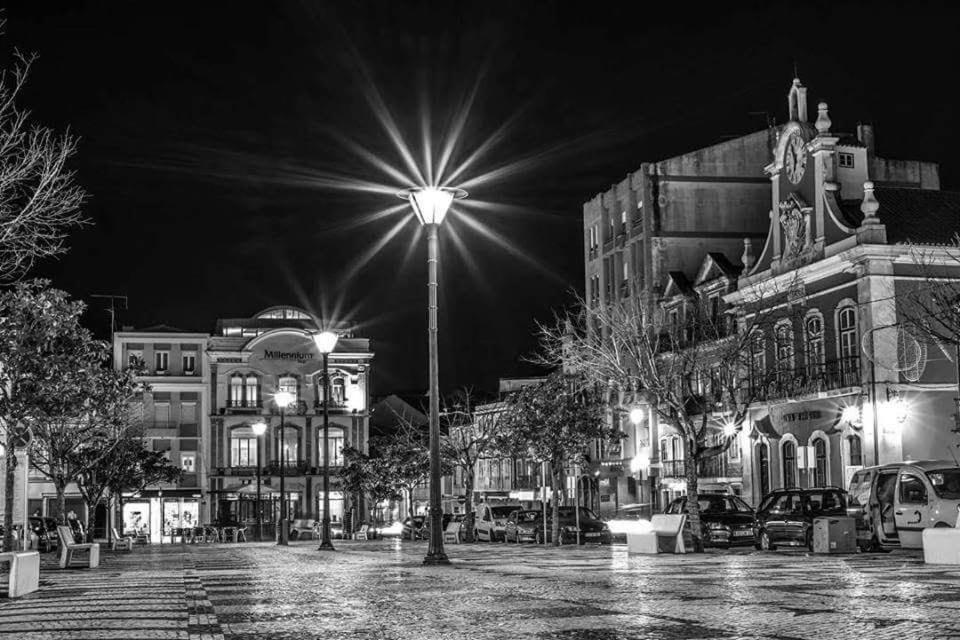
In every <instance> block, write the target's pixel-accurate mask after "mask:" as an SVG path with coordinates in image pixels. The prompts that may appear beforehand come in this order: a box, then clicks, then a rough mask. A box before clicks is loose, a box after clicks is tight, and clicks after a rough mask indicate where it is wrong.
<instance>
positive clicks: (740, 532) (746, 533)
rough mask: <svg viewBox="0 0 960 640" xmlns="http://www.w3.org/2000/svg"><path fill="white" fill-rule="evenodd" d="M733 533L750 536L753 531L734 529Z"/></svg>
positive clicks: (739, 535)
mask: <svg viewBox="0 0 960 640" xmlns="http://www.w3.org/2000/svg"><path fill="white" fill-rule="evenodd" d="M733 535H734V536H738V537H742V536H752V535H753V531H734V532H733Z"/></svg>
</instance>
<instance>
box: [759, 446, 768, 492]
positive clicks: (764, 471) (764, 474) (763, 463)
mask: <svg viewBox="0 0 960 640" xmlns="http://www.w3.org/2000/svg"><path fill="white" fill-rule="evenodd" d="M756 452H757V455H756V458H757V475H758V476H759V478H758V482H757V484H758V485H759V486H760V495H761V496H765V495H767V494H768V493H770V454H769V451H768V449H767V445H766V444H764V443H763V442H758V443H757V447H756Z"/></svg>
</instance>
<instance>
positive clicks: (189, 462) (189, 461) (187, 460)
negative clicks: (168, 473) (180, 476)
mask: <svg viewBox="0 0 960 640" xmlns="http://www.w3.org/2000/svg"><path fill="white" fill-rule="evenodd" d="M196 463H197V456H196V455H194V454H192V453H181V454H180V468H181V469H183V471H184V472H185V473H193V472H194V470H195V469H196Z"/></svg>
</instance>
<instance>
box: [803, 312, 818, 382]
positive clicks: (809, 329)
mask: <svg viewBox="0 0 960 640" xmlns="http://www.w3.org/2000/svg"><path fill="white" fill-rule="evenodd" d="M803 327H804V337H805V339H806V353H805V356H804V357H805V358H806V364H807V375H808V376H810V377H811V378H814V377H817V376H819V375H820V374H822V373H823V316H821V315H820V314H819V313H817V314H811V315H809V316H807V319H806V320H805V321H804V323H803Z"/></svg>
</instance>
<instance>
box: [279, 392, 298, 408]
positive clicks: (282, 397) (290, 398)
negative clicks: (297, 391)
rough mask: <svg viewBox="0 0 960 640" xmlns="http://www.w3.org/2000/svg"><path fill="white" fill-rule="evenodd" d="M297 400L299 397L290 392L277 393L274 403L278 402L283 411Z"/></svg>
mask: <svg viewBox="0 0 960 640" xmlns="http://www.w3.org/2000/svg"><path fill="white" fill-rule="evenodd" d="M296 399H297V396H295V395H294V394H292V393H290V392H289V391H277V392H276V393H275V394H273V401H274V402H276V403H277V406H278V407H280V408H281V409H286V408H287V407H289V406H290V405H291V404H293V403H294V402H295V401H296Z"/></svg>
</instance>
